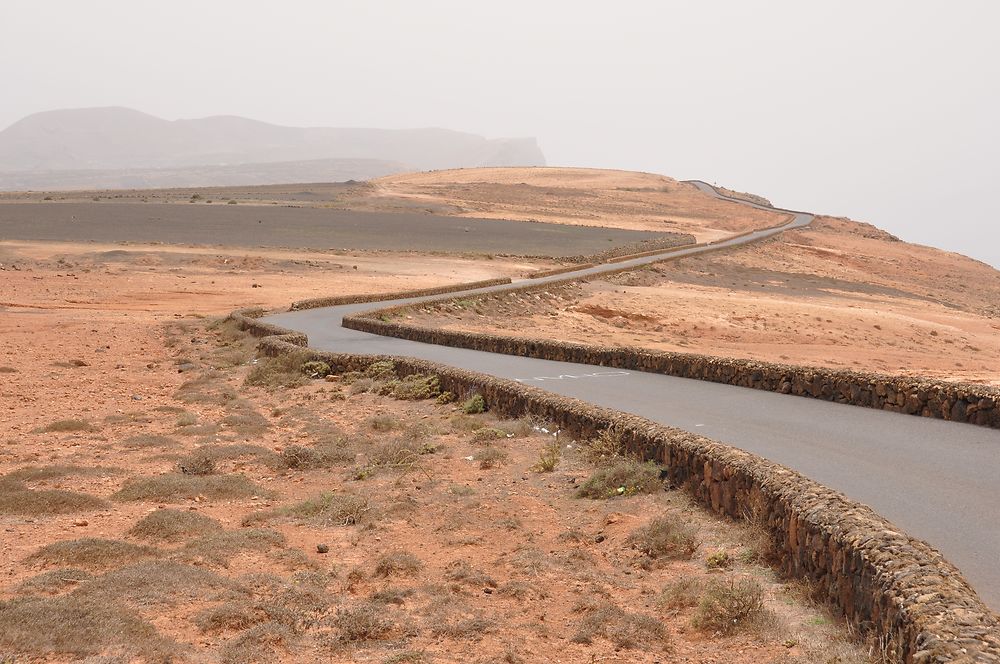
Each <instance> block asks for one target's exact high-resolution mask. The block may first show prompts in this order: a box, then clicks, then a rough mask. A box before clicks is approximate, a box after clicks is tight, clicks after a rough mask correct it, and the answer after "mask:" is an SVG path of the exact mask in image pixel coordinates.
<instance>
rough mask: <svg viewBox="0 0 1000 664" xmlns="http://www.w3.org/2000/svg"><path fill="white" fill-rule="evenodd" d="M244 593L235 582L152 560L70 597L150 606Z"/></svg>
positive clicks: (106, 577)
mask: <svg viewBox="0 0 1000 664" xmlns="http://www.w3.org/2000/svg"><path fill="white" fill-rule="evenodd" d="M243 592H244V591H243V589H242V588H241V587H240V585H239V584H237V583H236V582H235V581H232V580H230V579H227V578H225V577H222V576H219V575H218V574H216V573H214V572H211V571H209V570H206V569H202V568H200V567H194V566H191V565H184V564H181V563H178V562H175V561H172V560H152V561H145V562H140V563H136V564H134V565H129V566H127V567H122V568H121V569H116V570H112V571H110V572H108V573H107V574H104V575H103V576H100V577H98V578H96V579H93V580H92V581H89V582H88V583H86V584H84V585H81V586H80V588H78V589H77V590H76V591H74V593H73V594H74V595H75V596H79V597H86V598H92V599H94V600H102V601H105V602H107V603H109V604H120V603H121V602H130V603H132V604H134V605H136V606H150V605H154V604H159V605H177V604H182V603H183V604H189V603H191V602H194V601H204V600H208V599H216V598H218V597H219V596H234V595H239V594H242V593H243Z"/></svg>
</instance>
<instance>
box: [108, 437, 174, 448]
mask: <svg viewBox="0 0 1000 664" xmlns="http://www.w3.org/2000/svg"><path fill="white" fill-rule="evenodd" d="M121 444H122V447H127V448H130V449H141V448H145V447H160V448H165V447H175V446H176V445H177V441H176V440H174V439H173V438H170V437H168V436H160V435H155V434H145V433H144V434H139V435H135V436H129V437H128V438H126V439H125V440H123V441H122V443H121Z"/></svg>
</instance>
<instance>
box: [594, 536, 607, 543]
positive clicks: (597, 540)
mask: <svg viewBox="0 0 1000 664" xmlns="http://www.w3.org/2000/svg"><path fill="white" fill-rule="evenodd" d="M606 539H607V537H605V536H604V535H598V536H597V537H595V538H594V541H595V542H597V543H598V544H600V543H601V542H603V541H604V540H606Z"/></svg>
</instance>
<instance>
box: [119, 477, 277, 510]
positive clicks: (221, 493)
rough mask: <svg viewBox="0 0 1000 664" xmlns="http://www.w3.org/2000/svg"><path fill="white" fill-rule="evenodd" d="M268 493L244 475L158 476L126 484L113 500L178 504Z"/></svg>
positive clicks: (142, 478)
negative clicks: (186, 501) (196, 500)
mask: <svg viewBox="0 0 1000 664" xmlns="http://www.w3.org/2000/svg"><path fill="white" fill-rule="evenodd" d="M267 494H268V492H266V491H264V490H263V489H261V488H260V487H259V486H257V485H256V484H254V483H253V482H251V481H250V480H248V479H247V478H246V477H244V476H243V475H202V476H199V475H180V474H169V475H157V476H154V477H140V478H137V479H134V480H131V481H129V482H126V483H125V486H123V487H122V488H121V490H119V491H118V493H116V494H115V495H114V496H113V497H114V498H115V499H116V500H124V501H129V500H152V501H160V502H167V503H178V502H181V501H184V500H193V499H194V498H197V497H198V496H203V497H205V498H217V499H224V498H245V497H248V496H263V495H267Z"/></svg>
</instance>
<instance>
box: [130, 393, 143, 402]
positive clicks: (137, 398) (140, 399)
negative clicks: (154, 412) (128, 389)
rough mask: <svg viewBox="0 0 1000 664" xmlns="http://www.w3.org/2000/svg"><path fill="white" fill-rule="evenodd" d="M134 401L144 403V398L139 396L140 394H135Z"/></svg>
mask: <svg viewBox="0 0 1000 664" xmlns="http://www.w3.org/2000/svg"><path fill="white" fill-rule="evenodd" d="M132 401H142V397H141V396H139V395H138V394H133V395H132Z"/></svg>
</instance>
